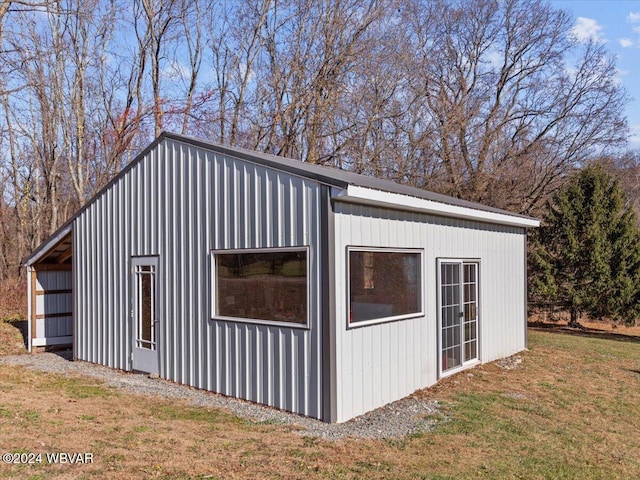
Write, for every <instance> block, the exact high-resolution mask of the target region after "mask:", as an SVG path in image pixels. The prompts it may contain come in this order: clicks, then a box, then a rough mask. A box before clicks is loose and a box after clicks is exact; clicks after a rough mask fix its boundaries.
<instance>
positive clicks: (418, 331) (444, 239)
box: [335, 202, 526, 421]
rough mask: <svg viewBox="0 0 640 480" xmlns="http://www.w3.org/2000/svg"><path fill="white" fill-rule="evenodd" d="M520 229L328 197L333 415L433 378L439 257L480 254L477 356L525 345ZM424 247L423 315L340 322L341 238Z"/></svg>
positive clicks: (343, 291) (345, 414)
mask: <svg viewBox="0 0 640 480" xmlns="http://www.w3.org/2000/svg"><path fill="white" fill-rule="evenodd" d="M524 238H525V230H524V229H522V228H516V227H507V226H496V225H490V224H487V223H480V222H471V221H467V220H456V219H448V218H444V217H436V216H431V215H423V214H419V213H408V212H402V211H392V210H386V209H381V208H376V207H369V206H361V205H354V204H347V203H343V202H336V203H335V242H336V244H335V251H336V258H335V271H336V282H335V294H336V300H337V302H336V303H337V307H336V317H337V335H336V351H337V359H336V361H337V403H338V408H337V409H338V419H337V420H338V421H345V420H348V419H350V418H352V417H354V416H357V415H360V414H362V413H364V412H367V411H369V410H372V409H374V408H377V407H380V406H382V405H384V404H386V403H388V402H391V401H394V400H398V399H400V398H403V397H405V396H406V395H409V394H411V393H412V392H414V391H415V390H417V389H420V388H425V387H428V386H430V385H432V384H434V383H436V381H437V379H438V368H437V367H438V363H437V362H438V358H439V357H438V329H437V323H438V322H437V315H438V312H437V275H436V263H437V259H438V258H470V259H479V260H480V326H479V328H480V330H479V336H480V359H481V361H483V362H486V361H491V360H494V359H496V358H501V357H504V356H508V355H511V354H513V353H515V352H518V351H520V350H522V349H524V348H525V343H524V342H525V331H524V330H525V327H524V325H525V322H524V318H523V315H524V314H523V304H524V302H525V291H524V287H523V285H524V282H523V279H524V275H525V272H524V268H523V266H524V256H525V254H526V251H525V247H524V245H525V244H524ZM350 245H353V246H371V247H396V248H398V247H403V248H422V249H424V265H423V285H424V288H425V290H424V301H425V315H424V316H423V317H419V318H412V319H408V320H400V321H395V322H390V323H382V324H376V325H370V326H363V327H359V328H352V329H347V311H346V309H347V295H348V291H347V273H346V272H347V270H346V259H347V255H346V249H347V246H350Z"/></svg>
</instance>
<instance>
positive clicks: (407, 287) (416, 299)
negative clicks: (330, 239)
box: [348, 248, 422, 326]
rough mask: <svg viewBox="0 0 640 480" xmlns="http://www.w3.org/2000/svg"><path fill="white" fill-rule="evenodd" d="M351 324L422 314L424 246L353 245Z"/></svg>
mask: <svg viewBox="0 0 640 480" xmlns="http://www.w3.org/2000/svg"><path fill="white" fill-rule="evenodd" d="M348 259H349V266H348V268H349V324H350V325H351V326H356V325H357V326H359V325H367V324H370V323H377V322H381V321H389V320H399V319H402V318H408V317H413V316H417V315H421V314H422V268H421V266H422V253H421V251H420V250H390V249H365V248H349V249H348Z"/></svg>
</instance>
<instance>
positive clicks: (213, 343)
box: [74, 139, 322, 417]
mask: <svg viewBox="0 0 640 480" xmlns="http://www.w3.org/2000/svg"><path fill="white" fill-rule="evenodd" d="M320 189H321V187H320V185H318V184H317V183H316V182H314V181H312V180H308V179H303V178H301V177H297V176H294V175H290V174H285V173H282V172H277V171H274V170H270V169H268V168H266V167H263V166H258V165H255V164H252V163H250V162H247V161H242V160H238V159H235V158H231V157H228V156H224V155H221V154H219V153H215V152H212V151H210V150H207V149H204V148H199V147H197V146H194V145H189V144H185V143H182V142H179V141H173V140H170V139H165V140H164V141H162V142H160V143H159V144H158V145H157V147H156V148H154V149H151V150H150V151H148V152H147V154H146V155H145V156H144V158H142V159H141V161H139V162H138V163H137V164H136V165H134V166H133V167H132V168H130V169H129V170H128V171H126V173H125V174H124V175H122V176H121V177H120V179H119V180H118V181H117V182H115V183H114V184H113V185H111V186H110V187H109V188H108V189H107V190H105V191H104V192H103V193H102V195H101V196H100V197H98V199H97V200H96V201H94V202H93V203H92V204H91V205H89V206H88V207H87V208H86V209H85V210H84V211H82V212H81V214H80V215H79V216H78V218H77V219H76V221H75V224H74V246H75V253H76V256H75V257H74V268H75V270H74V271H75V275H76V287H77V292H76V296H75V298H76V305H75V307H76V323H77V326H76V328H77V338H76V352H77V356H78V358H80V359H84V360H88V361H92V362H96V363H102V364H105V365H108V366H111V367H114V368H120V369H124V370H130V369H131V359H130V350H131V347H130V345H131V323H130V308H131V305H130V302H131V300H130V288H131V287H130V276H131V275H130V258H131V257H132V256H147V255H157V256H158V258H159V272H158V275H159V277H158V278H159V314H160V320H161V324H160V332H159V352H160V375H161V376H162V377H165V378H168V379H171V380H173V381H176V382H179V383H184V384H188V385H192V386H194V387H198V388H204V389H207V390H212V391H215V392H219V393H223V394H225V395H230V396H235V397H241V398H245V399H249V400H252V401H256V402H260V403H265V404H268V405H272V406H275V407H278V408H283V409H286V410H291V411H294V412H297V413H301V414H304V415H309V416H313V417H320V416H321V414H322V409H321V397H322V396H321V394H320V384H321V372H320V370H321V351H322V349H321V345H320V343H321V332H320V324H319V322H320V304H319V298H318V292H319V289H320V258H319V256H320V249H319V248H318V247H319V244H320V226H319V222H320V208H321V204H320ZM302 245H308V246H310V278H311V280H310V283H311V284H310V292H311V293H312V295H311V297H310V304H309V308H310V319H311V324H310V328H309V329H299V328H286V327H277V326H270V325H256V324H249V323H240V322H227V321H218V320H212V319H211V300H212V299H211V293H212V292H211V250H217V249H231V248H234V249H235V248H261V247H289V246H302Z"/></svg>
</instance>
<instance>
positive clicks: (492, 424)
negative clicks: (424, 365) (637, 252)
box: [0, 327, 640, 479]
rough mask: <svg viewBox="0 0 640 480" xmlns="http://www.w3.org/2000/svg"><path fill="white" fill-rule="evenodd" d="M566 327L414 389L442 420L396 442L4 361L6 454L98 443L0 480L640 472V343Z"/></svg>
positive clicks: (539, 333) (0, 402) (0, 442)
mask: <svg viewBox="0 0 640 480" xmlns="http://www.w3.org/2000/svg"><path fill="white" fill-rule="evenodd" d="M618 328H619V329H621V328H622V327H618ZM623 332H624V331H623ZM561 333H562V334H559V333H556V332H555V331H553V329H545V328H542V327H541V328H540V330H538V329H530V331H529V350H528V351H525V352H522V353H521V354H519V355H517V356H514V357H511V359H509V360H507V361H502V362H494V363H491V364H486V365H482V366H480V367H477V368H475V369H473V370H469V371H465V372H462V373H460V374H458V375H455V376H453V377H450V378H447V379H445V380H443V381H442V382H440V383H439V384H438V385H436V386H435V387H433V388H430V389H427V390H424V391H421V392H418V393H416V395H417V396H424V397H425V398H432V399H436V400H437V401H438V402H439V404H440V405H441V406H442V409H441V412H440V413H439V414H438V415H439V418H438V419H437V420H438V421H437V426H436V428H435V429H434V430H433V431H431V432H425V433H420V434H415V435H410V436H407V437H405V438H402V439H394V440H355V439H343V440H340V441H327V440H321V439H318V438H309V437H301V436H300V435H298V434H296V433H295V432H294V431H293V430H292V427H288V426H282V425H277V424H260V423H254V422H250V421H248V420H244V419H241V418H238V417H236V416H233V415H231V414H229V413H227V412H226V411H224V410H216V409H203V408H195V407H190V406H188V405H186V404H184V403H183V402H180V401H166V400H159V399H157V398H150V397H143V396H137V395H132V394H125V393H123V392H121V391H119V390H117V389H114V388H110V387H107V386H105V385H103V384H101V383H99V382H97V381H96V380H95V379H88V378H83V377H78V378H65V377H62V376H59V375H55V374H47V373H42V372H36V371H33V370H29V369H27V368H25V367H19V366H11V367H9V366H3V367H2V368H1V369H0V431H2V436H0V451H2V452H6V451H9V452H43V453H44V452H91V453H93V457H94V463H93V464H87V465H69V464H65V465H60V464H33V465H0V476H4V477H9V478H26V477H29V476H32V477H33V478H50V477H56V478H149V477H153V478H307V477H311V478H407V479H408V478H411V479H413V478H432V479H445V478H456V479H457V478H527V479H529V478H532V479H535V478H554V479H556V478H567V479H569V478H571V479H573V478H584V479H595V478H607V479H610V478H625V479H626V478H638V477H640V459H639V458H638V456H637V452H638V450H639V449H640V437H639V436H638V434H637V432H638V431H639V430H640V374H639V373H638V372H640V343H637V342H635V341H627V340H624V341H620V340H621V339H619V338H612V336H615V335H618V334H617V333H611V334H610V336H606V337H603V336H599V335H596V334H594V335H592V336H584V335H582V332H576V333H575V334H572V333H571V332H566V331H561ZM625 335H629V336H630V337H635V338H637V337H636V335H635V334H633V333H630V332H626V333H625Z"/></svg>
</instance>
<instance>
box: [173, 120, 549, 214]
mask: <svg viewBox="0 0 640 480" xmlns="http://www.w3.org/2000/svg"><path fill="white" fill-rule="evenodd" d="M162 135H163V136H164V137H166V138H169V139H172V140H175V141H178V142H183V143H188V144H191V145H194V146H197V147H200V148H204V149H206V150H211V151H217V152H220V153H222V154H224V155H229V156H232V157H236V158H238V159H240V160H245V161H249V162H251V163H257V164H260V165H263V166H267V167H270V168H274V169H277V170H281V171H284V172H286V173H291V174H295V175H299V176H302V177H305V178H309V179H313V180H317V181H320V182H322V183H325V184H327V185H330V186H334V187H340V188H347V187H349V186H358V187H362V188H369V189H372V190H379V191H382V192H388V193H394V194H397V195H402V196H403V197H408V198H418V199H423V200H427V201H431V202H437V203H440V204H444V205H452V206H456V207H461V208H467V209H471V210H476V211H480V212H491V213H494V214H497V215H506V216H509V217H515V218H520V219H522V220H523V222H516V223H526V224H529V223H530V221H533V222H537V220H536V219H535V218H532V217H528V216H526V215H522V214H519V213H514V212H510V211H508V210H503V209H500V208H496V207H490V206H488V205H484V204H482V203H477V202H472V201H469V200H463V199H460V198H455V197H451V196H448V195H443V194H440V193H435V192H431V191H429V190H423V189H421V188H417V187H411V186H409V185H403V184H400V183H396V182H394V181H392V180H385V179H380V178H375V177H370V176H367V175H362V174H359V173H354V172H350V171H348V170H340V169H338V168H335V167H327V166H324V165H316V164H310V163H306V162H302V161H300V160H293V159H289V158H285V157H279V156H276V155H271V154H267V153H261V152H256V151H252V150H246V149H243V148H238V147H231V146H225V145H220V144H215V143H211V142H207V141H206V140H202V139H198V138H194V137H188V136H184V135H179V134H175V133H169V132H163V134H162ZM403 203H404V202H401V203H399V204H398V205H397V207H396V208H402V205H403ZM538 223H539V222H538Z"/></svg>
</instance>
